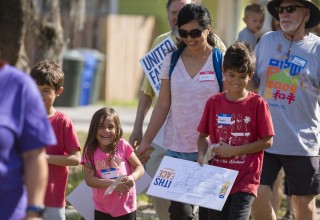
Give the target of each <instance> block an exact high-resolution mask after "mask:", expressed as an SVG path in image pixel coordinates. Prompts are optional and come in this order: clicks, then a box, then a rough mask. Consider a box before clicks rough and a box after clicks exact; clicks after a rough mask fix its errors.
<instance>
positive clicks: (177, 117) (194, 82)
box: [160, 53, 220, 153]
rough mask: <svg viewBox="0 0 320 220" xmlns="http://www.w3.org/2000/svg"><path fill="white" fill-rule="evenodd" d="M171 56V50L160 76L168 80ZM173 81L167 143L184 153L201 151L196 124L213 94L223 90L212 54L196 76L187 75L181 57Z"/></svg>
mask: <svg viewBox="0 0 320 220" xmlns="http://www.w3.org/2000/svg"><path fill="white" fill-rule="evenodd" d="M171 56H172V53H169V54H168V55H167V56H166V57H165V59H164V60H163V63H162V66H161V73H160V78H161V79H169V67H170V60H171ZM170 81H171V108H170V113H169V115H168V119H167V123H166V127H165V132H164V146H165V147H166V148H168V149H170V150H173V151H177V152H182V153H194V152H198V147H197V140H198V135H199V133H198V132H197V126H198V124H199V121H200V118H201V115H202V112H203V109H204V106H205V103H206V101H207V99H208V98H209V97H210V96H212V95H214V94H217V93H219V91H220V89H219V84H218V81H217V78H216V76H215V71H214V68H213V62H212V53H211V54H210V56H209V57H208V59H207V61H206V63H205V64H204V66H203V67H202V68H201V70H200V71H199V72H198V73H197V75H196V76H194V77H193V78H191V77H190V75H189V74H188V72H187V70H186V69H185V66H184V64H183V61H182V59H181V57H180V58H179V60H178V62H177V64H176V66H175V68H174V70H173V72H172V75H171V79H170Z"/></svg>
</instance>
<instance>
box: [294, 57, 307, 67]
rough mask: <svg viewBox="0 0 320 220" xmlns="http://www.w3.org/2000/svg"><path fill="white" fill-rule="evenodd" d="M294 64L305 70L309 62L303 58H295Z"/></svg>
mask: <svg viewBox="0 0 320 220" xmlns="http://www.w3.org/2000/svg"><path fill="white" fill-rule="evenodd" d="M292 63H294V64H295V65H297V66H300V67H301V68H303V67H305V65H306V64H307V61H306V60H304V59H302V58H300V57H297V56H295V57H294V58H293V60H292Z"/></svg>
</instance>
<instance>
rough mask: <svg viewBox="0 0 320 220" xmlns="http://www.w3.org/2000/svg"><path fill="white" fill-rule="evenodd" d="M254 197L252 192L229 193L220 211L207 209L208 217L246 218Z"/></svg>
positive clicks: (248, 215) (240, 219) (242, 219)
mask: <svg viewBox="0 0 320 220" xmlns="http://www.w3.org/2000/svg"><path fill="white" fill-rule="evenodd" d="M254 198H255V196H254V195H253V194H252V193H245V192H236V193H234V194H232V195H229V196H228V198H227V200H226V202H225V204H224V206H223V208H222V210H221V211H217V210H213V209H209V211H208V219H237V220H248V219H249V218H250V213H251V207H252V203H253V201H254Z"/></svg>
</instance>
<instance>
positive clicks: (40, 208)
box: [27, 205, 45, 217]
mask: <svg viewBox="0 0 320 220" xmlns="http://www.w3.org/2000/svg"><path fill="white" fill-rule="evenodd" d="M44 210H45V207H44V206H41V205H40V206H36V205H29V206H28V207H27V212H34V213H36V214H38V215H39V216H40V217H42V216H43V213H44Z"/></svg>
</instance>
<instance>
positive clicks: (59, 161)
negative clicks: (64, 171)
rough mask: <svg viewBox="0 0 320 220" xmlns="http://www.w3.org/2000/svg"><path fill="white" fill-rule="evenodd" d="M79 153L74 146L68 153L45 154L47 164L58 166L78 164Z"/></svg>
mask: <svg viewBox="0 0 320 220" xmlns="http://www.w3.org/2000/svg"><path fill="white" fill-rule="evenodd" d="M80 160H81V155H80V151H79V149H78V148H74V149H73V150H72V151H71V152H70V153H69V154H68V155H50V154H47V161H48V163H49V164H53V165H58V166H78V165H79V164H80Z"/></svg>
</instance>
